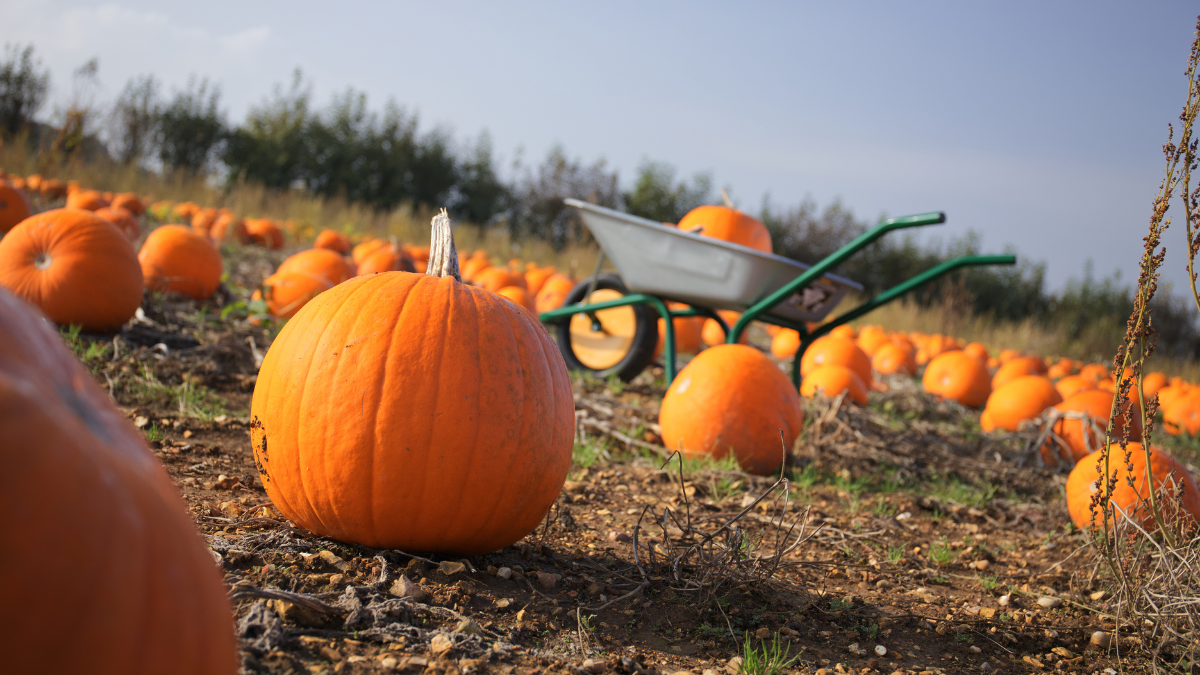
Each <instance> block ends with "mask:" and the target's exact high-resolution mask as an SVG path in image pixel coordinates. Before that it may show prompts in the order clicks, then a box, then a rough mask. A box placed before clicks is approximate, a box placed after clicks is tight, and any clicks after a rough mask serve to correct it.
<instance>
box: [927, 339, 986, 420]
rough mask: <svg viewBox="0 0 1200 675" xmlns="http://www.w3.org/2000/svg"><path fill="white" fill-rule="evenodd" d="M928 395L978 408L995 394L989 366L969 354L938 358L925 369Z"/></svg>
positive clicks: (962, 352) (953, 354)
mask: <svg viewBox="0 0 1200 675" xmlns="http://www.w3.org/2000/svg"><path fill="white" fill-rule="evenodd" d="M921 384H922V386H924V387H925V391H927V392H929V393H931V394H933V395H935V396H940V397H942V398H944V399H948V400H952V401H958V402H959V403H961V404H963V405H965V406H967V407H968V408H978V407H979V406H981V405H983V404H984V403H986V402H987V400H988V395H989V394H991V393H992V383H991V381H990V380H989V379H988V371H987V366H985V365H984V364H983V363H982V362H980V360H979V359H978V358H976V357H974V356H971V355H970V354H968V353H967V352H966V351H963V350H955V351H951V352H945V353H943V354H938V355H937V356H935V357H933V359H932V360H930V362H929V364H928V365H927V366H925V375H924V376H923V377H922V379H921Z"/></svg>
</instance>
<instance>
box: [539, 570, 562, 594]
mask: <svg viewBox="0 0 1200 675" xmlns="http://www.w3.org/2000/svg"><path fill="white" fill-rule="evenodd" d="M537 583H538V586H541V587H542V589H543V590H547V591H548V590H550V589H552V588H554V586H555V584H557V583H558V579H555V578H554V575H553V574H549V573H547V572H538V573H537Z"/></svg>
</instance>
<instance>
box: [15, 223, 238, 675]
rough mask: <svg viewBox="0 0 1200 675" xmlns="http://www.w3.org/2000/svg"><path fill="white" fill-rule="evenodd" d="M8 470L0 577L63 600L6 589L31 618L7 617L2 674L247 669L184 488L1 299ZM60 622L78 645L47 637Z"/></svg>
mask: <svg viewBox="0 0 1200 675" xmlns="http://www.w3.org/2000/svg"><path fill="white" fill-rule="evenodd" d="M109 227H111V226H109ZM112 236H113V237H114V238H120V239H121V240H122V241H123V242H124V244H125V245H126V246H128V245H129V242H128V241H126V240H125V239H124V237H123V236H122V235H121V234H120V233H118V232H116V231H115V230H114V231H113V234H112ZM93 290H95V289H93ZM0 459H2V460H3V462H4V466H5V470H4V471H3V472H2V473H0V513H3V514H4V517H3V518H0V538H2V539H3V541H4V556H3V558H2V559H0V575H3V578H4V579H8V580H10V581H11V580H15V579H26V580H32V579H36V578H41V577H42V576H43V575H49V576H50V577H52V578H53V579H54V580H55V581H54V594H53V595H54V601H53V602H48V601H47V597H48V596H47V589H46V588H45V587H44V586H43V585H41V584H37V583H20V584H12V583H10V584H8V585H7V587H6V588H5V590H4V602H5V605H6V607H9V608H14V607H20V608H21V610H20V611H19V612H17V611H9V612H5V613H4V615H3V616H0V635H3V636H4V637H3V638H0V643H2V644H3V647H4V669H5V672H8V673H89V674H96V675H118V674H119V675H152V674H157V673H176V674H178V675H234V674H235V673H237V672H238V643H237V640H236V638H235V637H234V626H233V612H232V610H231V608H230V606H229V600H228V596H227V594H226V589H225V586H224V584H223V583H222V580H221V573H220V571H219V568H218V567H217V566H216V565H215V564H214V563H213V558H212V554H211V553H210V552H209V550H208V547H207V546H206V545H205V542H204V540H203V539H202V538H201V537H200V536H199V534H198V533H197V532H196V528H195V524H194V523H193V521H192V516H191V514H190V513H188V511H187V506H186V505H185V504H184V502H183V500H182V499H181V498H180V495H179V491H178V488H176V486H175V485H174V483H173V482H172V480H171V478H170V477H169V476H168V475H167V472H166V471H165V470H164V469H163V465H162V463H161V462H160V461H159V460H158V459H157V458H155V457H154V455H153V454H152V453H151V452H150V449H149V448H147V447H146V442H145V440H144V439H143V438H142V435H141V433H139V432H138V431H137V430H136V429H134V428H133V425H131V424H130V423H129V422H128V420H126V418H125V415H124V414H123V413H122V412H121V411H120V410H118V409H117V408H116V406H114V405H113V403H112V402H111V401H110V399H109V397H108V394H107V393H106V392H105V391H104V390H102V389H100V387H98V386H97V385H96V383H95V382H94V381H93V379H92V376H91V374H90V373H88V372H87V371H86V370H85V369H84V368H83V366H82V365H81V364H80V363H79V362H78V361H77V360H76V359H75V357H74V356H73V355H72V354H71V352H70V351H68V350H67V349H66V347H65V346H64V345H63V342H62V339H61V337H60V336H59V335H58V334H57V332H56V331H55V330H54V329H53V328H51V327H50V326H47V325H46V323H45V322H44V321H43V320H42V318H41V317H40V316H38V314H37V312H35V311H33V310H32V309H31V308H30V307H29V306H28V305H26V304H25V303H23V302H21V301H19V300H17V299H16V298H15V297H13V296H12V295H11V294H9V293H7V292H6V291H2V290H0ZM63 617H70V626H71V628H70V631H71V640H70V643H69V644H66V643H64V642H63V641H62V638H61V636H59V635H56V634H55V632H54V631H47V630H46V629H45V627H46V626H47V625H51V624H53V623H54V622H57V621H61V620H62V618H63Z"/></svg>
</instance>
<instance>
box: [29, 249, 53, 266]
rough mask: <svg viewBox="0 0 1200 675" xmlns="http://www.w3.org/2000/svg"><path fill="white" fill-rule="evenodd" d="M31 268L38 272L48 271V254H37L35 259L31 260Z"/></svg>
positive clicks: (43, 252) (46, 252) (44, 252)
mask: <svg viewBox="0 0 1200 675" xmlns="http://www.w3.org/2000/svg"><path fill="white" fill-rule="evenodd" d="M33 266H34V267H36V268H37V269H39V270H46V269H49V268H50V252H49V251H42V252H41V253H38V254H37V257H36V258H34V259H33Z"/></svg>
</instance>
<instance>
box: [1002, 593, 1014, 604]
mask: <svg viewBox="0 0 1200 675" xmlns="http://www.w3.org/2000/svg"><path fill="white" fill-rule="evenodd" d="M1011 604H1012V593H1005V594H1004V595H1002V596H1000V606H1001V607H1008V606H1009V605H1011Z"/></svg>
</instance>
